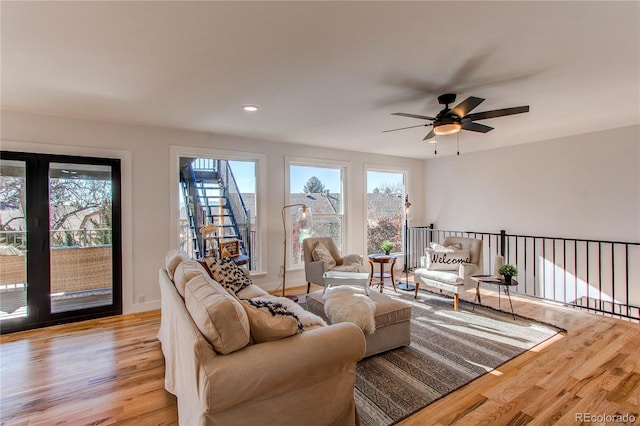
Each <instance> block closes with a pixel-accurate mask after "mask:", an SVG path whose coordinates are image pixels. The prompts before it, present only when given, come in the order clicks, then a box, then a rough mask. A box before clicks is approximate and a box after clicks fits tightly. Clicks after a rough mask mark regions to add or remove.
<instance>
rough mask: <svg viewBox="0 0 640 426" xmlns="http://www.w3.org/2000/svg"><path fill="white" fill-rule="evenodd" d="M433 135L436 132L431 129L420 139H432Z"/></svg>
mask: <svg viewBox="0 0 640 426" xmlns="http://www.w3.org/2000/svg"><path fill="white" fill-rule="evenodd" d="M435 136H436V132H434V131H433V129H431V131H430V132H429V134H428V135H427V136H425V137H424V139H422V140H423V141H426V140H427V139H433V138H434V137H435Z"/></svg>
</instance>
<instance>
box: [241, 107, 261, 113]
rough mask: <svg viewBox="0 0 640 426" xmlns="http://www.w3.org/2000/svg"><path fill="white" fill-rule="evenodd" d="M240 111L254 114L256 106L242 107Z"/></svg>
mask: <svg viewBox="0 0 640 426" xmlns="http://www.w3.org/2000/svg"><path fill="white" fill-rule="evenodd" d="M242 109H243V110H245V111H248V112H255V111H257V110H258V106H257V105H242Z"/></svg>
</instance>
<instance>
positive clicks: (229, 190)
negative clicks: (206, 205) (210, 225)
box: [217, 160, 253, 269]
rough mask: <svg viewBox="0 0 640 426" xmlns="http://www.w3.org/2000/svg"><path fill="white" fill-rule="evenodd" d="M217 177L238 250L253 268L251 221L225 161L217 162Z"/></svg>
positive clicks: (231, 172)
mask: <svg viewBox="0 0 640 426" xmlns="http://www.w3.org/2000/svg"><path fill="white" fill-rule="evenodd" d="M217 170H218V176H219V178H220V180H221V181H222V184H223V186H224V194H225V196H226V197H227V201H228V202H229V208H230V212H231V217H230V219H231V221H232V224H233V227H234V231H235V233H236V235H237V236H238V239H239V240H240V249H241V252H243V254H246V255H247V256H249V259H250V266H249V267H250V269H251V268H253V256H252V247H251V238H250V233H251V219H250V215H249V211H248V210H247V208H246V206H245V203H244V199H243V198H242V194H241V193H240V190H239V189H238V184H237V182H236V179H235V176H234V175H233V171H232V170H231V166H230V165H229V162H228V161H227V160H217Z"/></svg>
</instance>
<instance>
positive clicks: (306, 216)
mask: <svg viewBox="0 0 640 426" xmlns="http://www.w3.org/2000/svg"><path fill="white" fill-rule="evenodd" d="M292 207H299V209H298V212H297V213H296V223H300V225H301V226H300V228H301V229H304V228H308V227H309V226H310V224H311V209H310V208H309V207H307V205H306V204H303V203H297V204H289V205H288V206H284V207H282V229H283V231H284V241H283V246H284V254H283V259H282V296H283V297H288V298H289V299H291V300H293V301H294V302H297V301H298V296H285V294H284V290H285V286H286V283H287V221H286V220H285V216H284V212H285V211H286V210H287V209H288V208H292Z"/></svg>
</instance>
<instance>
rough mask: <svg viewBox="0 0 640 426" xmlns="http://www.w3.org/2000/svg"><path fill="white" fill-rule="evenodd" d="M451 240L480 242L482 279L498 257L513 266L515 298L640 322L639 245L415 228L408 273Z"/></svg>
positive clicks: (410, 241) (411, 233)
mask: <svg viewBox="0 0 640 426" xmlns="http://www.w3.org/2000/svg"><path fill="white" fill-rule="evenodd" d="M449 235H455V236H459V237H470V238H477V239H479V240H482V243H483V253H484V255H483V260H484V262H483V263H484V265H483V269H484V271H483V273H485V274H492V273H493V272H494V269H495V264H494V262H495V257H496V255H501V256H503V258H504V263H510V264H512V265H514V266H515V267H516V268H517V269H518V272H519V273H518V276H517V280H518V286H517V287H516V288H515V289H513V290H512V291H513V292H515V293H521V294H525V295H528V296H532V297H536V298H540V299H544V300H547V301H551V302H556V303H561V304H563V305H566V306H572V307H575V308H579V309H583V310H588V311H591V312H596V313H600V314H604V315H611V316H615V317H619V318H627V319H631V320H634V321H640V292H638V290H637V289H638V288H640V268H639V267H638V265H640V242H632V241H606V240H593V239H581V238H563V237H549V236H538V235H520V234H511V233H508V232H506V231H504V230H502V231H500V232H475V231H459V230H445V229H436V228H435V227H434V225H433V224H432V225H430V226H418V227H415V226H414V227H410V228H409V229H408V248H407V259H408V262H409V264H408V266H409V269H412V270H413V269H415V268H418V267H420V265H421V263H422V262H421V257H424V256H425V255H426V254H425V248H426V247H429V244H430V243H431V242H437V243H440V244H441V243H442V242H443V241H444V239H445V238H446V237H447V236H449ZM425 261H426V260H425Z"/></svg>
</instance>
